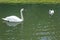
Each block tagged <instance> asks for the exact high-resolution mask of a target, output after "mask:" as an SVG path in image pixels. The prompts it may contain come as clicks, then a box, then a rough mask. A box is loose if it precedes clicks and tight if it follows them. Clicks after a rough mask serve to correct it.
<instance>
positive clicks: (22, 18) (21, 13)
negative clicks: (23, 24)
mask: <svg viewBox="0 0 60 40" xmlns="http://www.w3.org/2000/svg"><path fill="white" fill-rule="evenodd" d="M20 13H21V19H22V20H24V18H23V13H22V11H20Z"/></svg>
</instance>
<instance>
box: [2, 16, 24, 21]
mask: <svg viewBox="0 0 60 40" xmlns="http://www.w3.org/2000/svg"><path fill="white" fill-rule="evenodd" d="M2 19H3V20H5V21H9V22H21V21H23V20H22V19H20V18H19V17H17V16H8V17H6V18H2Z"/></svg>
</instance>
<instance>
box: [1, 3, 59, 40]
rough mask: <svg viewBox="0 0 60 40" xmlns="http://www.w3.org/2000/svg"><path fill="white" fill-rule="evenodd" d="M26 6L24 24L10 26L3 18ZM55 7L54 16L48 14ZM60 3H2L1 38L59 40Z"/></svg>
mask: <svg viewBox="0 0 60 40" xmlns="http://www.w3.org/2000/svg"><path fill="white" fill-rule="evenodd" d="M21 8H24V11H23V16H24V22H23V24H18V25H17V26H15V27H13V26H8V25H6V23H4V22H3V20H2V19H1V18H3V17H6V16H10V15H16V16H18V17H20V14H19V10H20V9H21ZM49 9H54V10H55V13H54V15H53V16H50V15H49V14H48V11H49ZM59 39H60V4H54V5H53V4H12V5H11V4H0V40H59Z"/></svg>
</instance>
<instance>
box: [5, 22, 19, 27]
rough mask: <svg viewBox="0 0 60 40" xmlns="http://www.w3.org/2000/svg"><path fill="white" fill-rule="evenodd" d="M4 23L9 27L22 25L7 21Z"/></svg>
mask: <svg viewBox="0 0 60 40" xmlns="http://www.w3.org/2000/svg"><path fill="white" fill-rule="evenodd" d="M4 23H6V25H7V26H17V25H18V24H20V22H7V21H5V22H4Z"/></svg>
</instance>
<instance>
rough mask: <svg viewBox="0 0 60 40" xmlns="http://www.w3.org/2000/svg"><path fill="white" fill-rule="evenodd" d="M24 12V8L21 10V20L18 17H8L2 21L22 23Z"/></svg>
mask: <svg viewBox="0 0 60 40" xmlns="http://www.w3.org/2000/svg"><path fill="white" fill-rule="evenodd" d="M23 10H24V9H23V8H22V9H21V10H20V13H21V18H19V17H17V16H8V17H6V18H2V19H3V20H5V21H9V22H22V21H23V20H24V19H23V14H22V11H23Z"/></svg>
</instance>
